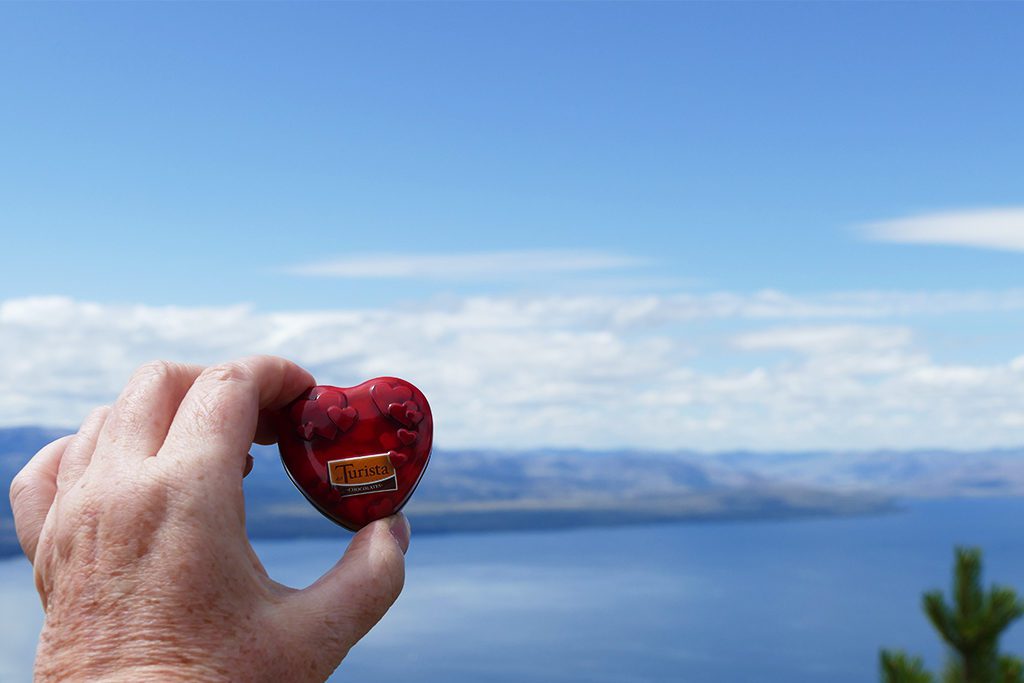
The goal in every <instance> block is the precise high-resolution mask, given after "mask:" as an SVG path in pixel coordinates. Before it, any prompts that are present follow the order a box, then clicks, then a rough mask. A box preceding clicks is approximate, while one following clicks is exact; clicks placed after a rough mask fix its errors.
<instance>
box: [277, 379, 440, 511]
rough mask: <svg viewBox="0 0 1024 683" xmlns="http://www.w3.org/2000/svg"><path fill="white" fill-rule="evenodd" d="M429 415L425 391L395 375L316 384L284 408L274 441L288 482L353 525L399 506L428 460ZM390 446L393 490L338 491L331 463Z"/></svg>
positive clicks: (431, 431) (431, 426)
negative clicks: (347, 383)
mask: <svg viewBox="0 0 1024 683" xmlns="http://www.w3.org/2000/svg"><path fill="white" fill-rule="evenodd" d="M433 437H434V422H433V418H432V417H431V414H430V406H429V405H428V404H427V399H426V397H425V396H424V395H423V393H422V392H421V391H420V390H419V389H417V388H416V387H415V386H413V385H412V384H410V383H409V382H406V381H405V380H402V379H398V378H397V377H377V378H375V379H371V380H368V381H366V382H363V383H362V384H360V385H358V386H355V387H332V386H317V387H313V388H312V389H310V390H309V391H308V392H307V393H306V394H305V395H303V396H301V397H299V398H298V399H297V400H296V401H294V402H293V403H292V404H291V405H290V406H288V407H287V408H285V409H284V410H283V411H281V413H280V415H279V420H278V447H279V449H280V451H281V461H282V462H283V463H284V467H285V470H286V471H287V472H288V475H289V476H290V477H291V479H292V482H294V483H295V486H296V487H298V489H299V490H300V491H302V493H303V494H304V495H305V496H306V498H307V499H308V500H309V502H310V503H312V504H313V505H314V506H315V507H316V508H317V509H318V510H320V512H322V513H323V514H324V515H326V516H327V517H328V518H329V519H331V520H332V521H334V522H337V523H338V524H340V525H341V526H343V527H345V528H346V529H351V530H352V531H356V530H358V529H361V528H362V527H364V526H366V525H367V524H369V523H370V522H372V521H373V520H375V519H380V518H382V517H387V516H388V515H391V514H394V513H395V512H397V511H399V510H401V509H402V507H403V506H404V505H405V504H406V502H408V500H409V496H411V495H412V492H413V491H414V490H415V489H416V485H417V484H418V483H419V481H420V477H422V476H423V471H424V469H425V468H426V467H427V463H428V462H429V461H430V448H431V444H432V442H433ZM379 453H387V454H388V456H389V458H390V461H391V463H392V465H393V466H394V470H395V477H396V479H397V489H398V490H396V491H380V492H372V493H361V494H356V495H348V496H345V495H342V492H341V490H340V489H339V487H337V486H334V485H332V484H331V480H330V476H329V473H328V464H327V463H328V462H330V461H333V460H339V459H345V458H352V457H356V456H364V455H373V454H379Z"/></svg>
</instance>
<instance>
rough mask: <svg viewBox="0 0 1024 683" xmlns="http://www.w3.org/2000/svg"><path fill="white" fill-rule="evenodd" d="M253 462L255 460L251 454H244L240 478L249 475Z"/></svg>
mask: <svg viewBox="0 0 1024 683" xmlns="http://www.w3.org/2000/svg"><path fill="white" fill-rule="evenodd" d="M255 462H256V461H255V460H253V457H252V456H251V455H246V456H245V465H244V466H243V467H242V478H243V479H245V478H246V477H247V476H249V473H250V472H252V466H253V463H255Z"/></svg>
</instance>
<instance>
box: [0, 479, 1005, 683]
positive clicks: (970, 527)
mask: <svg viewBox="0 0 1024 683" xmlns="http://www.w3.org/2000/svg"><path fill="white" fill-rule="evenodd" d="M1022 520H1024V500H1022V499H1015V500H973V501H942V502H933V503H917V504H914V505H913V506H912V507H910V508H909V510H908V511H907V512H904V513H899V514H892V515H884V516H878V517H861V518H848V519H820V520H804V521H788V522H736V523H715V524H678V525H663V526H650V527H633V528H620V529H591V530H580V531H561V532H550V533H514V534H511V533H510V534H490V535H489V534H472V535H469V534H466V535H453V536H421V537H416V536H415V519H414V520H413V524H414V537H413V546H412V548H411V550H410V553H409V568H408V574H407V583H406V590H405V592H404V593H403V595H402V597H401V598H400V599H399V601H398V603H397V604H396V605H395V607H394V608H392V611H391V612H390V613H389V614H388V615H387V616H386V617H385V619H384V621H383V622H382V623H381V624H380V625H379V626H378V627H377V628H376V629H375V630H374V631H373V632H372V633H371V634H370V635H369V636H368V637H367V638H366V639H365V640H364V641H363V642H362V643H360V644H359V645H358V646H356V648H355V649H354V650H353V651H352V652H351V653H350V655H349V657H348V659H346V661H345V662H344V663H343V664H342V666H341V668H340V669H339V670H338V672H337V673H336V674H335V676H334V678H332V680H337V681H345V680H352V681H366V680H392V681H399V680H401V681H430V682H435V681H436V682H444V683H463V682H465V683H468V682H470V681H472V682H474V683H476V682H477V681H484V680H486V681H498V682H501V681H509V682H512V681H516V682H520V681H556V682H557V681H580V682H583V681H587V682H591V681H593V682H599V681H616V682H625V681H693V682H695V683H714V682H717V681H722V682H725V681H728V682H729V683H737V682H746V681H784V682H786V683H802V682H808V683H810V682H811V681H814V682H815V683H820V682H821V681H830V682H834V683H845V682H849V683H853V682H854V681H856V682H863V681H873V680H877V678H878V677H877V673H876V667H877V658H878V649H879V647H881V646H890V647H903V648H907V649H909V650H911V651H912V652H915V653H918V654H921V655H924V656H925V658H926V660H927V661H928V662H929V664H931V665H932V666H935V665H937V664H939V663H940V662H941V658H942V651H941V647H940V645H939V642H938V640H937V638H936V637H935V635H934V634H933V632H932V631H931V629H930V627H929V626H928V625H927V623H926V621H925V618H924V616H923V615H922V614H921V611H920V594H921V592H922V591H923V590H925V589H928V588H933V587H941V588H943V589H946V588H947V587H948V584H949V581H950V569H951V565H952V549H953V546H954V544H957V543H967V544H973V545H980V546H982V547H983V548H984V550H985V562H986V575H987V578H986V580H996V581H998V582H1000V583H1004V584H1010V585H1014V586H1016V587H1018V588H1019V589H1020V590H1022V591H1024V533H1022V532H1024V523H1022ZM256 548H257V552H258V553H259V554H260V556H261V558H263V560H264V562H265V564H266V566H267V569H268V571H269V572H270V574H271V575H272V576H273V577H274V578H276V579H278V580H280V581H283V582H285V583H289V584H291V585H305V584H308V583H310V582H311V581H312V580H313V579H315V578H316V576H318V575H319V574H320V573H321V572H323V571H324V570H326V569H327V568H328V567H330V566H331V565H332V564H333V563H334V561H335V560H336V559H337V556H338V553H339V548H338V544H337V543H335V542H332V541H301V542H276V543H260V544H257V546H256ZM0 599H2V601H3V605H4V607H5V610H4V611H5V614H4V615H3V617H2V621H0V680H18V679H20V678H24V677H25V676H27V672H28V670H29V667H30V663H31V645H32V641H33V639H34V636H35V630H36V629H37V628H38V620H39V615H38V606H37V605H36V602H35V595H34V593H33V591H32V585H31V580H30V575H29V571H28V567H27V564H26V563H24V562H23V561H18V562H14V561H7V562H3V563H0ZM1004 644H1005V645H1006V647H1007V648H1008V649H1010V650H1014V651H1016V652H1017V653H1022V652H1024V628H1022V627H1020V626H1017V627H1015V628H1014V629H1013V630H1012V631H1011V632H1010V633H1009V635H1008V637H1007V638H1006V639H1005V641H1004ZM5 674H6V675H5Z"/></svg>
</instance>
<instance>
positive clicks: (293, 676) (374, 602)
mask: <svg viewBox="0 0 1024 683" xmlns="http://www.w3.org/2000/svg"><path fill="white" fill-rule="evenodd" d="M314 384H315V381H314V380H313V377H312V376H311V375H310V374H309V373H308V372H306V371H305V370H303V369H301V368H299V367H298V366H296V365H294V364H292V363H290V362H288V361H285V360H283V359H280V358H273V357H267V356H259V357H254V358H248V359H245V360H242V361H238V362H234V363H226V364H223V365H218V366H215V367H211V368H207V369H205V370H204V369H202V368H199V367H194V366H187V365H179V364H173V363H163V362H158V363H150V364H147V365H144V366H142V367H141V368H139V370H137V371H136V372H135V374H134V375H133V376H132V378H131V380H130V381H129V383H128V385H127V386H126V388H125V389H124V391H123V392H122V393H121V395H120V397H118V399H117V401H116V402H115V403H114V404H113V406H112V407H110V408H99V409H97V410H95V411H93V412H92V413H91V414H90V415H89V416H88V418H86V420H85V421H84V422H83V424H82V427H81V429H80V430H79V431H78V433H77V434H75V435H72V436H68V437H64V438H63V439H59V440H57V441H55V442H53V443H51V444H50V445H48V446H46V447H45V448H43V449H42V450H41V451H40V452H39V453H37V454H36V455H35V457H33V458H32V460H31V461H30V462H29V463H28V464H27V465H26V466H25V468H24V469H23V470H22V471H21V472H20V473H19V474H18V476H17V477H15V479H14V481H13V482H12V484H11V507H12V508H13V510H14V518H15V524H16V526H17V532H18V539H19V540H20V542H21V545H22V548H23V549H24V551H25V554H26V555H27V556H28V558H29V560H30V561H31V562H32V563H33V566H34V571H35V579H36V588H37V589H38V591H39V595H40V597H41V598H42V601H43V608H44V610H45V613H46V618H45V622H44V625H43V629H42V633H41V634H40V639H39V647H38V650H37V652H36V669H35V670H36V677H37V679H39V680H55V679H60V680H89V681H98V680H109V681H114V680H132V681H141V680H148V679H153V680H189V681H195V680H217V681H219V680H231V681H284V680H287V681H321V680H323V679H325V678H327V676H329V675H330V673H331V672H332V671H333V670H334V669H335V668H336V667H337V665H338V664H339V663H340V662H341V660H342V658H344V657H345V655H346V653H347V652H348V651H349V648H351V647H352V645H354V644H355V643H356V642H357V641H358V640H359V639H360V638H362V637H363V636H364V635H365V634H366V632H367V631H368V630H369V629H370V628H371V627H372V626H373V625H374V624H376V623H377V622H378V621H379V620H380V618H381V617H382V616H383V615H384V613H385V612H386V611H387V610H388V608H389V607H390V606H391V604H392V603H393V602H394V601H395V600H396V599H397V597H398V594H399V592H401V590H402V585H403V582H404V577H405V561H404V556H403V555H404V553H405V551H406V549H407V548H408V544H409V526H408V523H407V521H406V520H405V517H404V516H403V515H401V514H399V515H395V516H393V517H389V518H387V519H383V520H378V521H376V522H374V523H372V524H370V525H369V526H367V527H365V528H364V529H362V530H361V531H360V532H359V533H358V534H356V535H355V537H354V538H353V539H352V540H351V542H350V543H349V546H348V549H347V550H346V552H345V554H344V557H342V559H341V560H340V561H339V562H338V564H336V565H335V566H334V567H333V568H332V569H331V570H330V571H328V572H327V573H326V574H325V575H324V576H322V577H321V578H320V579H319V580H318V581H317V582H316V583H314V584H313V585H312V586H309V587H308V588H306V589H304V590H295V589H292V588H288V587H286V586H283V585H281V584H279V583H277V582H275V581H273V580H271V579H270V577H268V576H267V573H266V571H265V570H264V568H263V566H262V565H261V564H260V561H259V559H258V558H257V557H256V554H255V553H254V552H253V550H252V546H250V544H249V541H248V538H247V537H246V534H245V510H244V503H243V498H242V476H243V469H245V468H246V457H247V454H248V451H249V448H250V446H251V444H252V443H253V442H254V441H256V442H258V443H272V442H273V440H274V435H273V430H272V429H271V428H270V425H269V422H268V421H267V420H264V419H262V417H261V416H262V414H263V413H264V412H266V411H271V410H275V409H278V408H281V407H283V406H285V405H287V404H288V403H290V402H291V401H292V400H293V399H294V398H296V397H297V396H298V395H299V394H300V393H301V392H302V391H303V390H305V389H307V388H309V387H310V386H312V385H314Z"/></svg>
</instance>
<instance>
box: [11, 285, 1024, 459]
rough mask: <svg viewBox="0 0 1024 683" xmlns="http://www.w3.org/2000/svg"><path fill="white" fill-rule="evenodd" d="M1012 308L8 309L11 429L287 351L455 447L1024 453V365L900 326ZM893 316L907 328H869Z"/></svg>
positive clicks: (930, 300)
mask: <svg viewBox="0 0 1024 683" xmlns="http://www.w3.org/2000/svg"><path fill="white" fill-rule="evenodd" d="M1018 296H1019V295H1018V294H1015V293H1007V292H995V293H988V294H985V293H973V294H970V295H956V294H955V293H944V294H943V293H940V294H935V295H928V294H922V293H916V294H914V293H909V294H908V293H891V294H884V293H848V294H829V295H825V294H823V295H817V296H814V297H794V296H789V295H784V294H781V293H777V292H776V293H758V294H750V295H743V294H721V293H719V294H707V295H703V296H700V295H687V296H667V297H636V298H618V299H601V298H595V297H550V298H543V299H517V298H509V297H473V298H467V299H462V300H458V301H451V302H449V303H447V304H446V305H433V306H431V305H423V306H420V307H418V308H416V309H404V308H403V309H377V310H330V311H297V312H262V311H258V310H255V309H252V308H250V307H246V306H235V307H225V308H183V307H150V306H117V305H101V304H94V303H87V302H79V301H74V300H71V299H67V298H34V299H15V300H8V301H5V302H0V368H2V370H0V424H5V425H10V424H24V423H43V424H56V425H73V424H75V423H77V421H78V420H80V419H81V417H82V416H83V415H84V414H85V412H86V411H87V410H88V409H89V408H90V407H91V406H92V405H95V404H97V403H101V402H109V401H111V400H112V399H113V398H114V397H115V396H116V393H117V391H118V390H119V388H120V387H121V386H122V385H123V383H124V382H125V380H126V379H127V378H128V376H129V374H130V372H131V370H132V369H133V368H134V367H135V366H137V365H138V364H139V363H142V362H144V361H146V360H150V359H152V358H173V359H180V360H189V361H192V362H198V363H212V362H217V361H220V360H225V359H228V358H232V357H237V356H239V355H243V354H250V353H274V354H280V355H284V356H287V357H290V358H294V359H295V360H297V361H298V362H300V363H302V364H303V365H306V366H307V367H309V368H310V369H311V370H312V371H313V372H314V374H315V375H316V376H317V377H318V378H320V380H321V381H323V382H327V383H334V384H339V385H346V384H353V383H356V382H359V381H362V380H364V379H367V378H369V377H372V376H375V375H380V374H396V375H399V376H404V377H407V378H408V379H410V380H411V381H413V382H415V383H416V384H418V385H419V386H421V388H422V389H423V390H424V391H425V392H426V394H427V395H428V396H429V397H430V399H431V403H432V406H433V408H434V412H435V415H436V418H437V429H438V444H439V445H440V446H442V447H445V446H447V447H454V446H465V447H472V446H486V447H496V448H516V447H532V446H584V447H595V448H601V447H618V446H636V447H654V448H701V449H721V448H737V447H742V448H751V449H780V448H842V449H848V448H860V447H863V448H869V447H876V446H887V447H916V446H929V445H944V446H959V447H981V446H989V445H1000V444H1002V445H1010V444H1019V443H1020V442H1021V441H1022V440H1024V434H1022V433H1021V431H1020V425H1019V421H1018V420H1017V416H1019V415H1020V414H1021V410H1022V407H1024V382H1021V369H1022V368H1024V355H1022V351H1024V349H1020V348H1019V349H1016V350H1014V352H1013V353H1011V354H1009V355H1008V356H1007V357H1006V358H1003V359H995V360H990V361H988V362H983V363H982V362H978V363H975V364H969V363H964V362H958V363H957V364H949V363H942V362H938V361H936V360H935V359H934V358H933V356H932V354H931V352H930V349H929V348H928V346H927V339H926V338H925V337H924V336H922V334H921V333H920V331H919V330H916V329H915V328H913V327H912V326H910V325H908V324H905V323H906V321H905V320H904V319H903V313H904V312H907V311H911V310H917V311H918V312H920V311H921V310H923V311H924V312H926V313H929V314H931V315H943V314H944V313H943V311H947V310H952V311H954V312H959V313H963V312H964V311H977V310H983V311H994V312H996V313H997V314H998V313H999V312H1001V311H1003V310H1004V308H1005V307H1006V306H1007V305H1010V304H1012V305H1013V306H1017V305H1019V302H1018V300H1017V297H1018ZM915 305H917V306H918V309H914V306H915ZM844 314H845V315H846V318H843V317H842V316H843V315H844ZM886 317H895V318H899V321H898V324H893V322H895V321H887V322H886V323H885V324H870V323H869V322H866V321H865V318H886ZM833 318H837V319H838V320H837V321H833V320H832V319H833ZM808 319H815V320H817V319H822V321H823V322H822V323H821V324H807V322H805V321H806V320H808ZM826 319H827V320H826ZM851 320H856V321H859V322H851ZM721 321H729V322H728V323H727V324H725V323H722V322H721ZM785 321H788V322H785ZM766 325H768V326H767V327H766ZM723 326H724V327H726V328H728V331H723V330H722V329H721V328H722V327H723ZM737 328H739V329H737ZM779 352H782V353H779Z"/></svg>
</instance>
